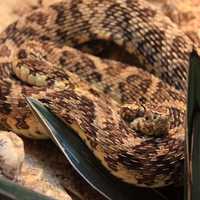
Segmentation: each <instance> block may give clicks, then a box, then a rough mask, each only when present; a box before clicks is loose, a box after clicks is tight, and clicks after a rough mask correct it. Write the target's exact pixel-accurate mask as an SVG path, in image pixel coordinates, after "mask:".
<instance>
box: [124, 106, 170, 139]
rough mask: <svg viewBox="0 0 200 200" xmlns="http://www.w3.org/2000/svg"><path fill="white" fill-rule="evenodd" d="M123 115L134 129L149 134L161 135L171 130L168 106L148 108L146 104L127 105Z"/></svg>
mask: <svg viewBox="0 0 200 200" xmlns="http://www.w3.org/2000/svg"><path fill="white" fill-rule="evenodd" d="M121 116H122V118H123V120H124V121H125V122H126V123H128V124H129V126H130V127H131V128H132V129H133V130H135V131H137V132H140V133H142V134H145V135H148V136H159V135H162V134H165V133H167V132H168V130H169V125H170V123H169V122H170V118H169V113H168V110H167V109H166V108H165V109H163V108H162V109H160V107H158V108H154V109H152V108H151V109H148V108H147V107H144V106H138V107H134V108H131V106H127V107H123V108H122V113H121Z"/></svg>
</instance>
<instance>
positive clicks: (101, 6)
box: [0, 0, 193, 187]
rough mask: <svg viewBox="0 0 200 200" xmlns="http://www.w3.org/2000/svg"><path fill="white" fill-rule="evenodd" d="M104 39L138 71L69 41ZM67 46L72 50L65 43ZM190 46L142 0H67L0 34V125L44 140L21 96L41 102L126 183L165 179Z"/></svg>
mask: <svg viewBox="0 0 200 200" xmlns="http://www.w3.org/2000/svg"><path fill="white" fill-rule="evenodd" d="M92 40H105V41H112V42H113V43H115V44H117V45H118V46H121V47H122V48H123V49H125V50H126V51H127V52H128V53H129V54H131V55H134V57H133V59H135V58H136V57H137V58H138V60H139V62H140V66H142V68H138V67H134V66H129V65H126V64H122V63H120V62H117V61H111V60H106V59H100V58H97V57H95V56H92V55H89V54H86V53H83V52H80V51H78V50H75V49H73V48H71V47H74V46H76V45H80V44H83V43H85V42H88V41H92ZM70 46H71V47H70ZM192 47H193V44H192V43H191V42H190V40H189V39H188V38H187V37H186V36H185V35H184V34H183V33H181V32H180V31H179V30H178V28H177V27H176V26H175V25H174V24H172V23H171V22H170V21H169V20H168V18H166V17H164V16H163V15H162V14H161V13H159V11H157V10H156V9H155V8H153V7H152V6H150V5H149V4H148V3H146V2H144V1H142V0H103V1H99V0H66V1H62V2H59V3H56V4H53V5H51V6H49V7H48V8H41V9H37V10H35V11H32V12H31V13H29V14H27V15H26V16H24V17H22V18H21V19H20V20H18V21H16V22H15V23H13V24H11V25H9V26H8V27H7V28H6V30H5V31H4V32H3V33H1V35H0V74H1V80H0V124H1V129H2V130H11V131H13V132H14V133H17V134H22V135H24V136H26V137H29V138H38V139H40V138H46V137H47V135H46V134H45V131H44V130H43V128H42V127H41V126H40V124H39V123H37V121H36V120H35V119H34V117H33V116H32V114H31V112H30V110H29V108H28V107H27V105H26V102H25V100H24V96H32V97H34V98H37V99H39V100H41V101H42V102H43V103H45V104H46V105H47V106H48V107H49V108H50V109H51V110H52V111H53V112H54V113H56V115H57V116H58V117H60V118H61V119H62V120H64V122H66V123H67V124H68V125H70V126H71V127H72V128H73V129H74V130H76V132H77V133H78V134H79V135H80V137H81V138H82V139H83V141H84V142H85V143H86V144H87V145H88V147H89V148H90V149H91V150H92V151H93V153H94V154H95V156H96V157H97V158H98V159H100V160H101V162H102V164H103V165H104V166H105V167H106V168H107V169H108V170H109V171H110V172H111V173H112V174H113V175H115V176H117V177H118V178H120V179H122V180H123V181H125V182H128V183H131V184H135V185H138V186H144V187H161V186H165V185H169V184H172V183H173V182H174V181H175V180H176V179H177V177H178V174H179V171H180V167H181V165H182V161H183V158H184V116H185V102H186V99H185V92H186V79H187V69H188V63H189V53H190V52H191V51H192Z"/></svg>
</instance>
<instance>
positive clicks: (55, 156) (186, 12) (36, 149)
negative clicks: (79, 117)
mask: <svg viewBox="0 0 200 200" xmlns="http://www.w3.org/2000/svg"><path fill="white" fill-rule="evenodd" d="M56 1H59V0H44V1H43V2H42V5H43V6H46V5H49V4H51V3H53V2H56ZM149 2H151V3H152V4H155V5H156V6H157V7H158V8H159V9H161V10H162V12H163V13H164V14H165V15H167V16H168V17H169V18H170V19H171V20H172V21H173V22H174V23H176V24H177V25H178V26H179V28H180V29H181V30H183V31H184V32H185V33H186V34H187V35H188V36H189V37H190V38H191V39H192V40H194V41H195V42H199V41H200V23H199V21H200V0H181V1H180V0H174V1H170V0H168V1H167V0H149ZM40 3H41V2H40V0H6V1H0V31H3V29H4V28H5V27H6V26H7V25H8V24H10V23H11V22H13V21H15V20H16V19H18V18H20V16H21V15H23V14H24V13H26V12H29V11H31V10H32V9H33V8H36V7H39V6H41V4H40ZM24 143H25V151H26V158H25V162H24V165H23V168H22V173H21V177H20V179H19V183H20V184H22V185H24V186H26V187H29V188H31V189H33V190H35V191H38V192H41V193H43V194H46V195H48V196H51V197H54V198H56V199H59V200H70V199H73V200H101V199H103V198H102V197H100V195H98V194H97V193H96V192H95V191H94V190H92V189H91V188H90V187H89V186H88V185H87V184H86V183H85V182H84V181H83V180H82V179H81V178H80V177H79V176H78V175H77V174H76V173H75V172H74V170H73V169H72V168H71V166H70V165H69V163H68V162H67V161H66V160H65V158H64V157H63V155H62V154H61V153H60V152H59V150H58V149H57V147H55V145H54V144H53V143H51V142H50V141H30V140H27V139H24ZM49 150H50V151H49Z"/></svg>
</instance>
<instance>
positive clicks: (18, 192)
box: [0, 177, 53, 200]
mask: <svg viewBox="0 0 200 200" xmlns="http://www.w3.org/2000/svg"><path fill="white" fill-rule="evenodd" d="M0 199H1V200H53V199H52V198H49V197H46V196H44V195H41V194H39V193H36V192H33V191H31V190H29V189H27V188H25V187H22V186H19V185H17V184H15V183H13V182H11V181H9V180H7V179H4V178H3V177H1V178H0Z"/></svg>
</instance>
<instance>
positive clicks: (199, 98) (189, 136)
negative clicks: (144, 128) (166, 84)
mask: <svg viewBox="0 0 200 200" xmlns="http://www.w3.org/2000/svg"><path fill="white" fill-rule="evenodd" d="M187 96H188V103H187V129H186V130H187V131H186V156H185V158H186V159H185V200H198V199H199V197H200V134H199V133H200V57H199V56H198V55H197V53H196V52H195V51H193V52H192V54H191V56H190V68H189V75H188V95H187Z"/></svg>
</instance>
